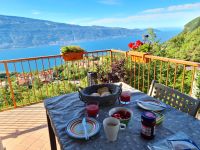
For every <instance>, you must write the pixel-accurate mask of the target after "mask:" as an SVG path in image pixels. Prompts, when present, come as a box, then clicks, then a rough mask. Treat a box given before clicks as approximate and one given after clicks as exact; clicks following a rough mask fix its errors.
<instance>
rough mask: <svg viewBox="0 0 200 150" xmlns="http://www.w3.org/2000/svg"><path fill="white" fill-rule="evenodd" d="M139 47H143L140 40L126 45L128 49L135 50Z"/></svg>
mask: <svg viewBox="0 0 200 150" xmlns="http://www.w3.org/2000/svg"><path fill="white" fill-rule="evenodd" d="M141 45H143V43H142V42H141V41H140V40H137V41H136V42H135V43H134V42H130V43H129V44H128V47H129V48H130V49H137V48H138V47H140V46H141Z"/></svg>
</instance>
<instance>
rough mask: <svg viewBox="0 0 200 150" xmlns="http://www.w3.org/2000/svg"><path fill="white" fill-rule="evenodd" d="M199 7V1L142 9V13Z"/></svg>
mask: <svg viewBox="0 0 200 150" xmlns="http://www.w3.org/2000/svg"><path fill="white" fill-rule="evenodd" d="M194 9H200V3H191V4H183V5H172V6H169V7H163V8H155V9H147V10H144V11H143V13H159V12H172V11H186V10H194Z"/></svg>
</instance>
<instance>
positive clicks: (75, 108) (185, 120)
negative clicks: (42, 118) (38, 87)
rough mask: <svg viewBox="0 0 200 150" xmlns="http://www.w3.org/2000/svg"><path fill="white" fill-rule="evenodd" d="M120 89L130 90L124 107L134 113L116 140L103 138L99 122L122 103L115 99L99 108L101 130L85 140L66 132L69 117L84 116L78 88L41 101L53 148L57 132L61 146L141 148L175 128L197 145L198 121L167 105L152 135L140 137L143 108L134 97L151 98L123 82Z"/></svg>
mask: <svg viewBox="0 0 200 150" xmlns="http://www.w3.org/2000/svg"><path fill="white" fill-rule="evenodd" d="M122 89H123V90H124V91H127V90H128V91H130V92H131V102H130V104H128V105H123V107H127V108H130V109H131V110H132V111H133V117H132V119H131V121H130V122H129V124H128V126H127V128H126V129H125V130H123V131H119V133H118V138H117V141H115V142H109V141H108V140H107V139H106V136H105V133H104V130H103V125H102V123H103V120H104V118H106V117H108V116H109V115H108V112H109V110H110V109H111V108H113V107H119V106H122V104H119V103H116V104H115V105H113V106H107V107H103V108H100V112H99V117H98V118H97V120H98V121H99V123H100V125H101V129H100V132H99V134H97V135H96V136H94V137H92V138H90V140H88V141H85V140H76V139H73V138H70V137H69V136H68V135H67V133H66V126H67V123H68V121H69V120H71V119H72V118H77V117H82V118H83V116H84V115H85V104H84V103H83V102H82V101H81V100H80V99H79V94H78V92H75V93H70V94H66V95H61V96H57V97H53V98H49V99H46V100H45V101H44V105H45V108H46V112H47V122H48V128H49V136H50V143H51V149H52V150H56V140H55V136H56V137H57V139H58V142H59V144H60V148H61V149H62V150H67V149H70V150H72V149H73V150H79V149H80V150H84V149H85V150H112V149H114V150H122V149H123V150H129V149H130V150H143V149H147V145H148V144H149V143H155V142H157V141H159V140H161V139H165V138H166V137H168V136H171V135H173V134H175V133H177V132H178V131H182V132H184V133H185V134H187V135H188V136H189V137H190V138H191V139H192V140H194V141H195V142H196V144H197V145H200V121H199V120H197V119H195V118H194V117H192V116H189V115H188V114H186V113H183V112H181V111H179V110H176V109H174V108H172V107H170V106H168V107H167V108H166V109H165V110H164V111H163V112H162V113H163V114H164V115H165V119H164V121H163V123H162V124H160V125H159V126H156V135H155V137H154V139H152V140H145V139H144V138H142V137H141V135H140V130H141V113H142V112H143V111H144V110H143V109H141V108H139V107H138V106H137V103H136V101H135V100H138V99H140V100H142V99H153V98H152V97H150V96H148V95H146V94H144V93H142V92H140V91H138V90H136V89H134V88H132V87H130V86H128V85H127V84H124V83H123V86H122Z"/></svg>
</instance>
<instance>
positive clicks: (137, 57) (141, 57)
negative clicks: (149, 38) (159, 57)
mask: <svg viewBox="0 0 200 150" xmlns="http://www.w3.org/2000/svg"><path fill="white" fill-rule="evenodd" d="M128 55H130V56H131V60H132V61H134V62H138V63H149V62H150V61H151V59H150V58H146V56H147V55H149V53H144V52H137V51H129V52H128Z"/></svg>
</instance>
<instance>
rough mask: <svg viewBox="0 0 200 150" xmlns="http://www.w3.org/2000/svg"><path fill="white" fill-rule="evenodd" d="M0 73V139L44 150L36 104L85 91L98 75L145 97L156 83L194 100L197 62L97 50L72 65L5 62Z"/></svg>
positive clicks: (42, 119) (47, 59)
mask: <svg viewBox="0 0 200 150" xmlns="http://www.w3.org/2000/svg"><path fill="white" fill-rule="evenodd" d="M117 64H119V66H117V67H120V69H118V71H116V69H113V68H115V67H116V65H117ZM0 68H1V70H3V73H2V74H1V76H0V110H1V111H2V112H1V113H0V118H1V120H0V121H1V123H0V137H1V138H2V140H3V144H4V146H5V147H6V148H7V149H11V150H12V149H13V147H15V150H17V149H20V150H23V149H50V145H49V138H48V131H47V124H46V116H45V110H44V108H43V103H42V101H43V100H44V99H46V98H50V97H53V96H58V95H62V94H65V93H71V92H76V91H77V89H78V87H79V86H81V87H86V86H87V72H89V71H98V73H99V74H98V80H99V82H119V81H123V82H125V83H127V84H129V85H130V86H132V87H134V88H135V89H138V90H140V91H142V92H144V93H147V91H148V89H149V87H150V84H151V81H152V80H157V81H159V83H162V84H165V85H166V86H169V87H172V88H174V89H177V90H179V91H180V92H182V93H185V94H188V95H190V96H192V97H195V96H196V92H197V90H198V88H197V87H196V78H195V77H196V76H197V74H198V73H199V68H200V63H196V62H189V61H183V60H176V59H170V58H164V57H158V56H153V55H144V56H141V55H140V54H133V53H127V52H125V51H120V50H101V51H93V52H88V53H87V54H85V55H84V59H83V60H78V61H66V62H65V61H63V60H62V57H61V55H55V56H42V57H35V58H23V59H16V60H5V61H0ZM114 70H115V71H114ZM110 74H112V75H111V77H110ZM113 75H114V76H113ZM22 83H23V84H22ZM36 103H37V104H36ZM10 109H11V110H10Z"/></svg>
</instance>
